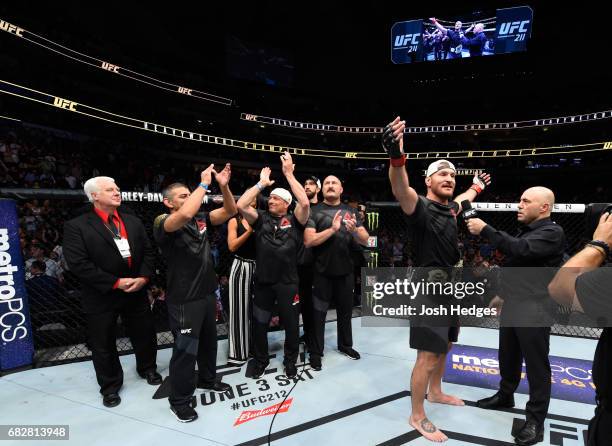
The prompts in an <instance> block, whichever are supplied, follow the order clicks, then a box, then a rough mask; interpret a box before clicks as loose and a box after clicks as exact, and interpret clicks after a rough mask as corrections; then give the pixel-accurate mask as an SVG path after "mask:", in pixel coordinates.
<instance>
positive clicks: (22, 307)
mask: <svg viewBox="0 0 612 446" xmlns="http://www.w3.org/2000/svg"><path fill="white" fill-rule="evenodd" d="M33 354H34V346H33V343H32V329H31V327H30V309H29V305H28V298H27V294H26V288H25V274H24V268H23V258H22V255H21V247H20V246H19V218H18V216H17V206H16V204H15V202H14V201H12V200H0V370H9V369H14V368H17V367H23V366H26V365H30V364H31V363H32V359H33Z"/></svg>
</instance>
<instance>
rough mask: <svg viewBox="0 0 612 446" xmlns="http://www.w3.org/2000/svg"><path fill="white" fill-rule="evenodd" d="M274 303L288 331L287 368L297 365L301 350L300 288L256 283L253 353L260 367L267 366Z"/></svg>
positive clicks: (286, 338)
mask: <svg viewBox="0 0 612 446" xmlns="http://www.w3.org/2000/svg"><path fill="white" fill-rule="evenodd" d="M274 302H277V303H278V313H279V316H280V322H281V324H283V326H284V327H285V358H284V361H283V363H284V364H295V363H296V362H297V357H298V352H299V348H300V335H299V333H300V331H299V321H300V319H299V317H300V298H299V295H298V284H297V283H295V284H284V283H276V284H260V283H257V282H256V283H255V297H254V300H253V325H252V328H253V349H254V350H255V352H254V353H255V354H254V358H255V360H256V361H257V363H259V364H261V365H264V366H266V365H268V363H269V361H268V325H269V324H270V318H271V317H272V309H273V307H274Z"/></svg>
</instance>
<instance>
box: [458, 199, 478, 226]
mask: <svg viewBox="0 0 612 446" xmlns="http://www.w3.org/2000/svg"><path fill="white" fill-rule="evenodd" d="M461 209H462V212H461V216H462V217H463V220H465V221H468V220H469V219H470V218H478V211H477V210H476V209H474V208H473V207H472V203H470V200H463V201H462V202H461Z"/></svg>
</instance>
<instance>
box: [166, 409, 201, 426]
mask: <svg viewBox="0 0 612 446" xmlns="http://www.w3.org/2000/svg"><path fill="white" fill-rule="evenodd" d="M170 410H171V411H172V413H173V414H174V416H176V419H177V420H179V421H180V422H181V423H190V422H192V421H195V420H197V419H198V413H197V412H196V411H195V410H193V408H192V407H190V406H170Z"/></svg>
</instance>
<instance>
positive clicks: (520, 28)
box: [499, 20, 530, 36]
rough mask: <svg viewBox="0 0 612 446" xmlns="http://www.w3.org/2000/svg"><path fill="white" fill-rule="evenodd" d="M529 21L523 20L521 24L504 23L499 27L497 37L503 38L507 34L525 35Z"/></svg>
mask: <svg viewBox="0 0 612 446" xmlns="http://www.w3.org/2000/svg"><path fill="white" fill-rule="evenodd" d="M529 22H530V20H523V21H522V22H518V21H517V22H506V23H502V24H501V25H500V27H499V35H500V36H505V35H508V34H514V33H517V34H525V33H526V32H527V31H528V30H527V25H528V24H529Z"/></svg>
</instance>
